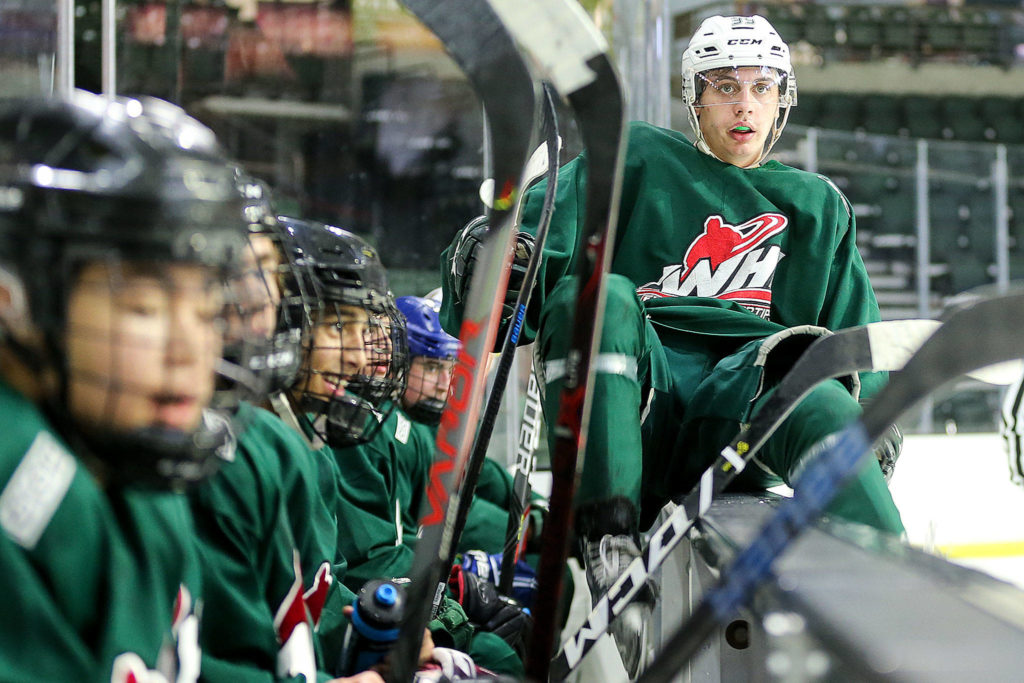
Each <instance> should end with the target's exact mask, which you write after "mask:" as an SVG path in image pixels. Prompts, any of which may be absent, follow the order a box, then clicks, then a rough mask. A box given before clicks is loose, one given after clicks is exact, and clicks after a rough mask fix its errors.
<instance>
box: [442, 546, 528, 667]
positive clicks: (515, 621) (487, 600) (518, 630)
mask: <svg viewBox="0 0 1024 683" xmlns="http://www.w3.org/2000/svg"><path fill="white" fill-rule="evenodd" d="M448 589H449V590H450V591H451V592H452V597H453V598H454V599H455V600H457V601H458V602H459V604H460V605H462V609H464V610H465V611H466V616H468V617H469V621H470V623H471V624H473V625H474V626H476V627H477V628H479V629H481V630H483V631H487V632H488V633H493V634H495V635H496V636H498V637H499V638H501V639H502V640H504V641H505V642H506V643H508V644H509V645H511V646H512V649H514V650H515V651H516V654H518V655H519V656H520V657H522V656H523V653H524V652H525V649H526V643H527V641H528V640H529V636H530V628H531V627H532V626H533V618H532V617H531V616H530V612H529V610H525V609H523V607H522V605H520V604H519V603H518V602H516V601H515V600H513V599H512V598H507V597H505V596H504V595H502V594H501V593H499V592H498V589H497V588H496V587H495V586H494V584H493V583H490V582H489V581H487V580H485V579H481V578H480V577H479V576H477V575H475V574H471V573H470V572H467V571H464V570H463V569H462V566H461V565H454V566H453V567H452V571H451V574H449V575H448Z"/></svg>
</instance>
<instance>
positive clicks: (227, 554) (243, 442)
mask: <svg viewBox="0 0 1024 683" xmlns="http://www.w3.org/2000/svg"><path fill="white" fill-rule="evenodd" d="M259 436H260V434H259V433H258V432H256V431H247V432H245V433H243V434H242V436H241V437H240V439H239V445H238V449H237V450H236V453H235V455H234V459H233V460H232V461H231V462H225V463H223V464H222V466H221V469H220V471H219V472H218V473H217V474H216V475H215V476H214V477H213V478H212V479H211V480H209V481H207V482H205V483H204V484H203V485H202V486H200V487H199V488H197V489H196V490H195V491H193V492H192V494H191V495H190V499H191V502H192V511H193V514H194V516H195V520H196V528H197V537H198V538H197V546H198V549H199V552H200V555H201V558H202V567H203V584H204V610H203V628H202V630H201V634H202V635H201V640H202V646H203V665H204V674H203V675H204V679H205V680H211V681H214V680H223V681H233V680H273V679H274V677H273V675H272V674H273V672H275V671H276V670H277V664H278V657H279V652H280V651H281V648H280V644H279V640H278V634H277V628H276V627H275V623H274V620H275V616H276V614H277V613H278V611H279V609H280V608H281V605H282V604H283V603H284V602H286V601H288V600H289V599H291V598H292V597H293V591H294V589H295V586H296V584H297V583H299V582H300V581H301V577H300V576H298V575H297V574H296V567H295V562H296V560H297V555H296V550H295V543H294V540H293V538H292V535H291V530H290V526H291V525H290V522H289V520H288V515H287V511H286V510H285V508H284V501H283V500H282V489H281V487H280V484H279V482H280V481H281V472H280V469H279V468H278V466H277V465H278V461H277V457H276V454H275V453H274V452H273V449H272V447H271V446H270V444H268V443H267V442H266V441H265V440H263V439H261V438H259ZM240 624H245V628H240V627H239V625H240Z"/></svg>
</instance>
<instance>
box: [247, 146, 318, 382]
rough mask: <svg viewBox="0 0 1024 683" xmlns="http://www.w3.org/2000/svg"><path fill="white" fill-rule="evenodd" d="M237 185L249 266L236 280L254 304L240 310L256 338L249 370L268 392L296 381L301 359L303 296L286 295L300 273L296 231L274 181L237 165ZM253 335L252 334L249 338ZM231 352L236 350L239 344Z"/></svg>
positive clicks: (248, 356) (251, 345) (249, 373)
mask: <svg viewBox="0 0 1024 683" xmlns="http://www.w3.org/2000/svg"><path fill="white" fill-rule="evenodd" d="M234 173H235V185H236V187H237V189H238V192H239V195H240V196H241V198H242V202H243V206H242V216H243V219H244V221H245V224H246V228H247V229H248V232H249V248H248V253H247V254H246V259H245V260H246V269H245V272H243V273H242V274H241V276H240V278H239V279H238V280H237V284H238V285H239V287H240V288H241V290H242V291H243V292H247V291H248V292H251V296H248V297H246V298H247V300H248V301H250V302H251V303H252V304H253V306H254V310H250V311H241V312H240V318H241V319H242V320H244V321H245V323H246V324H248V326H249V327H250V328H251V331H252V332H253V335H252V336H253V337H255V341H253V342H250V343H248V344H247V345H248V347H249V352H248V354H247V356H246V362H247V368H246V369H247V370H248V371H249V372H248V375H249V376H255V377H257V378H258V379H259V380H260V386H261V388H263V389H265V391H266V393H273V392H277V391H282V390H285V389H287V388H288V387H290V386H291V384H292V383H293V382H294V381H295V376H296V374H297V373H298V370H299V362H300V360H301V348H302V335H303V329H304V325H303V317H302V298H301V296H299V297H293V298H285V297H284V292H285V283H286V282H295V281H297V280H298V277H299V276H298V275H297V274H296V272H295V268H296V266H295V265H294V264H293V263H292V261H291V258H290V254H291V253H292V251H293V248H292V247H291V246H290V242H291V236H290V234H289V233H288V231H287V230H286V229H285V228H284V226H282V225H281V223H280V222H279V221H278V219H277V212H276V210H275V206H274V201H273V196H272V193H271V190H270V186H269V185H267V183H266V182H264V181H263V180H261V179H259V178H256V177H255V176H253V175H251V174H249V173H248V172H247V171H245V170H244V169H243V168H242V167H240V166H238V167H235V169H234ZM247 341H248V340H247ZM228 352H229V353H230V354H231V355H232V356H234V355H235V349H234V348H233V347H229V349H228Z"/></svg>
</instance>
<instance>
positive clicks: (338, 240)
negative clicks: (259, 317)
mask: <svg viewBox="0 0 1024 683" xmlns="http://www.w3.org/2000/svg"><path fill="white" fill-rule="evenodd" d="M279 221H280V222H281V224H282V225H283V226H284V227H285V229H286V231H287V232H288V234H289V235H290V236H291V238H292V240H293V241H292V243H291V245H292V247H293V249H294V251H293V255H292V256H293V258H292V261H293V263H294V264H295V266H296V269H297V271H298V273H299V274H300V275H299V280H297V281H296V282H294V283H293V285H294V287H295V290H296V291H295V292H287V291H286V293H285V296H286V297H290V296H293V295H294V294H296V293H298V294H299V295H301V296H304V297H305V299H304V305H303V313H304V318H305V321H306V338H307V339H308V340H309V343H308V344H307V351H308V352H307V353H306V354H305V358H304V361H303V363H302V366H301V368H300V370H299V373H298V379H297V382H296V383H295V388H296V389H298V390H299V391H300V393H301V396H300V397H299V398H300V403H301V408H302V410H303V411H304V412H306V413H307V414H308V415H311V416H312V423H311V426H312V428H313V430H314V431H315V432H316V433H317V435H318V436H320V437H321V438H322V439H324V440H325V441H326V442H327V443H328V444H330V445H332V446H338V447H344V446H350V445H354V444H358V443H364V442H366V441H369V440H370V439H371V438H373V436H375V435H376V433H377V430H378V429H379V427H380V424H381V423H382V422H383V420H384V418H386V417H387V415H386V414H384V413H387V414H390V411H392V410H394V404H393V401H394V400H395V399H397V398H398V397H399V396H401V394H402V393H403V392H404V391H405V379H406V366H407V360H406V359H407V356H408V353H407V350H406V343H405V321H404V319H403V318H402V316H401V314H400V313H399V312H398V309H397V308H396V307H395V304H394V297H393V296H392V294H391V292H390V290H389V289H388V281H387V273H386V271H385V270H384V266H383V264H382V263H381V261H380V257H379V256H378V255H377V250H376V249H374V248H373V247H372V246H370V245H369V244H368V243H367V242H366V241H365V240H363V239H362V238H361V237H359V236H357V235H355V234H353V233H351V232H349V231H347V230H343V229H341V228H337V227H335V226H332V225H325V224H323V223H317V222H315V221H307V220H301V219H297V218H291V217H284V216H281V217H279ZM303 283H304V286H301V285H302V284H303ZM286 289H287V288H286ZM342 306H348V307H356V308H360V309H363V310H364V311H365V312H366V314H367V325H366V332H365V334H364V337H363V342H362V343H363V348H362V351H363V352H364V353H365V355H366V359H367V365H366V366H363V367H362V368H360V370H359V371H357V372H355V373H352V374H348V375H346V376H345V377H344V379H345V381H346V386H345V390H344V391H343V392H337V391H336V392H333V393H326V392H322V391H321V392H317V391H312V390H310V389H309V383H310V380H311V378H312V377H313V376H314V375H317V374H325V373H322V372H321V371H320V370H318V369H316V368H314V367H312V365H311V356H312V352H313V351H314V350H315V349H316V348H317V347H316V346H315V345H314V344H315V342H314V337H315V334H314V330H315V328H316V326H317V325H318V324H320V322H321V321H322V320H325V319H338V320H340V319H342V315H341V313H340V308H339V307H342ZM342 351H343V349H342ZM342 357H344V356H343V354H342ZM335 374H340V373H335Z"/></svg>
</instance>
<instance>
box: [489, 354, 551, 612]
mask: <svg viewBox="0 0 1024 683" xmlns="http://www.w3.org/2000/svg"><path fill="white" fill-rule="evenodd" d="M541 411H542V409H541V402H540V387H539V386H538V384H537V374H536V373H535V372H533V370H532V369H531V370H530V382H529V384H527V386H526V403H525V405H523V422H522V425H521V426H520V427H519V446H518V448H517V449H516V475H515V478H514V479H513V480H512V498H511V500H510V502H509V506H508V527H506V529H505V547H504V548H503V549H502V553H501V578H500V580H499V583H498V590H499V591H500V592H501V593H502V594H503V595H511V594H512V581H513V580H514V578H515V565H516V560H517V559H518V554H519V543H520V539H521V538H522V537H523V526H524V522H525V519H524V515H525V514H526V507H527V501H528V500H529V499H530V474H531V473H533V467H534V463H535V456H534V454H535V452H536V450H537V441H538V440H539V439H540V424H541V419H542V417H543V416H542V414H541Z"/></svg>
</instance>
